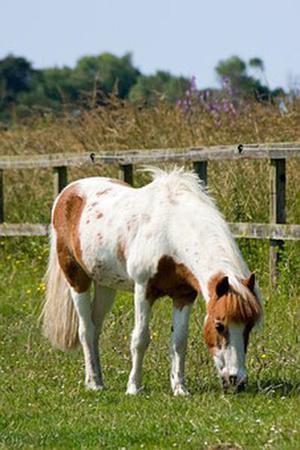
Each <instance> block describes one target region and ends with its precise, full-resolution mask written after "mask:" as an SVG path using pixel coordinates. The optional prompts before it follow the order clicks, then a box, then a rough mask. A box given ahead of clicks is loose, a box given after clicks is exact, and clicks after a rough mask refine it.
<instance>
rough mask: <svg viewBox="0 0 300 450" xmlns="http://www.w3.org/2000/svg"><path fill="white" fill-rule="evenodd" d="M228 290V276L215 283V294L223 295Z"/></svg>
mask: <svg viewBox="0 0 300 450" xmlns="http://www.w3.org/2000/svg"><path fill="white" fill-rule="evenodd" d="M228 291H229V281H228V277H222V278H221V279H220V280H219V281H218V282H217V285H216V294H217V297H218V298H220V297H223V295H225V294H227V292H228Z"/></svg>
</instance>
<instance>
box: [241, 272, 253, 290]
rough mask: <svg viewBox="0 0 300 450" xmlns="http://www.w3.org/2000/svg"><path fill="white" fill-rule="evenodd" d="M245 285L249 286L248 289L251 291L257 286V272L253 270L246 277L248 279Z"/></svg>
mask: <svg viewBox="0 0 300 450" xmlns="http://www.w3.org/2000/svg"><path fill="white" fill-rule="evenodd" d="M244 284H245V286H247V288H248V289H250V291H251V292H253V291H254V286H255V273H254V272H252V273H251V275H250V276H249V277H248V278H246V280H245V281H244Z"/></svg>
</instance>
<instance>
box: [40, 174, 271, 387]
mask: <svg viewBox="0 0 300 450" xmlns="http://www.w3.org/2000/svg"><path fill="white" fill-rule="evenodd" d="M151 171H152V174H153V181H152V182H151V183H150V184H148V185H146V186H144V187H142V188H139V189H134V188H132V187H130V186H129V185H127V184H126V183H124V182H122V181H119V180H112V179H109V178H100V177H94V178H86V179H82V180H78V181H76V182H74V183H71V184H70V185H69V186H67V187H66V188H65V189H64V190H63V191H62V192H61V193H60V195H59V196H58V198H57V199H56V201H55V203H54V206H53V211H52V225H51V230H52V231H51V251H50V258H49V267H48V272H47V295H46V302H45V305H44V309H43V328H44V333H45V335H46V336H47V337H48V338H49V339H50V341H51V342H52V344H53V345H54V346H57V347H60V348H62V349H71V348H73V347H75V346H76V345H77V344H78V343H79V342H80V343H81V345H82V347H83V353H84V359H85V372H86V378H85V383H86V386H87V387H88V388H90V389H102V388H103V378H102V371H101V365H100V359H99V349H98V340H99V335H100V332H101V328H102V325H103V321H104V317H105V316H106V314H107V313H108V312H109V310H110V308H111V306H112V304H113V301H114V297H115V292H116V289H120V290H129V291H134V305H135V325H134V330H133V333H132V338H131V353H132V369H131V372H130V376H129V381H128V386H127V393H128V394H137V393H138V392H139V391H140V390H141V384H142V364H143V358H144V354H145V351H146V349H147V347H148V345H149V343H150V333H149V320H150V314H151V308H152V306H153V304H154V302H155V300H156V299H158V298H159V297H162V296H166V295H167V296H169V297H171V298H172V300H173V324H172V337H171V359H172V364H171V387H172V390H173V393H174V394H175V395H186V394H187V393H188V391H187V389H186V386H185V376H184V365H185V353H186V348H187V339H188V326H189V316H190V312H191V309H192V306H193V303H194V300H195V299H196V297H197V295H198V294H199V293H200V292H201V293H202V295H203V297H204V299H205V301H206V310H207V315H206V318H205V325H204V335H205V340H206V343H207V345H208V348H209V351H210V352H211V354H212V356H213V358H214V360H215V364H216V367H217V369H218V372H219V374H220V377H221V380H222V384H223V387H224V388H225V389H226V388H227V387H229V386H230V385H232V386H235V387H236V389H237V390H240V389H241V388H242V387H243V386H244V385H245V383H246V379H247V378H246V369H245V357H246V351H247V345H248V340H249V334H250V332H251V330H252V328H253V327H254V325H255V324H256V323H257V322H258V321H259V320H260V318H261V315H262V306H261V301H260V294H259V291H258V288H257V287H256V286H255V278H254V275H253V274H250V272H249V269H248V267H247V265H246V263H245V262H244V260H243V258H242V256H241V253H240V252H239V250H238V247H237V245H236V243H235V241H234V239H233V237H232V235H231V233H230V231H229V228H228V226H227V224H226V222H225V220H224V219H223V217H222V215H221V214H220V212H219V211H218V209H217V208H216V206H215V204H214V203H213V201H212V199H211V198H210V197H209V196H208V194H207V193H206V192H205V189H204V188H203V187H202V185H201V182H200V180H199V178H198V177H197V175H196V174H194V173H192V172H184V171H183V170H182V169H175V170H173V171H171V172H170V173H167V172H164V171H162V170H159V169H151ZM92 283H94V298H93V301H91V293H90V291H91V284H92Z"/></svg>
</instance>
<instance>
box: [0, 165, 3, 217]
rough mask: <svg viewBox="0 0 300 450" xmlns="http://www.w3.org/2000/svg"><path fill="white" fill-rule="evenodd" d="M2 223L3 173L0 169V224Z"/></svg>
mask: <svg viewBox="0 0 300 450" xmlns="http://www.w3.org/2000/svg"><path fill="white" fill-rule="evenodd" d="M3 222H4V171H3V170H2V169H0V223H3Z"/></svg>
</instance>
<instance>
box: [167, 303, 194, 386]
mask: <svg viewBox="0 0 300 450" xmlns="http://www.w3.org/2000/svg"><path fill="white" fill-rule="evenodd" d="M191 309H192V305H186V306H184V307H183V308H181V309H179V308H177V307H176V306H175V305H174V306H173V326H172V337H171V387H172V390H173V393H174V395H188V394H189V392H188V390H187V388H186V386H185V375H184V369H185V355H186V349H187V341H188V331H189V319H190V312H191Z"/></svg>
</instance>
